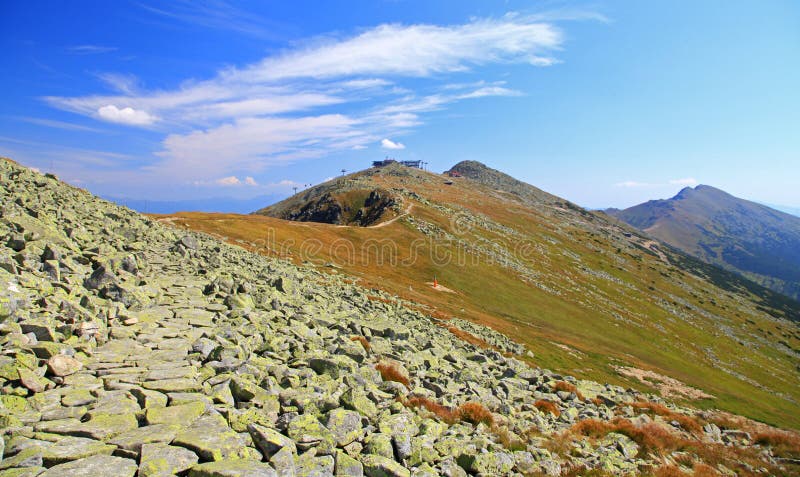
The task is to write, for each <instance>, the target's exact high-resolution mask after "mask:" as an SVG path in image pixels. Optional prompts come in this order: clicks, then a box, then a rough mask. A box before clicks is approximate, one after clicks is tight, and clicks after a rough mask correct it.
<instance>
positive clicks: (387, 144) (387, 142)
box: [381, 139, 406, 149]
mask: <svg viewBox="0 0 800 477" xmlns="http://www.w3.org/2000/svg"><path fill="white" fill-rule="evenodd" d="M381 147H382V148H384V149H405V148H406V145H405V144H403V143H399V142H394V141H392V140H391V139H381Z"/></svg>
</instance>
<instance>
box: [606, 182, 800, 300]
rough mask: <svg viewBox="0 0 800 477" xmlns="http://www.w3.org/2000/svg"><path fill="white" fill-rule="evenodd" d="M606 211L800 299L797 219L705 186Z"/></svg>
mask: <svg viewBox="0 0 800 477" xmlns="http://www.w3.org/2000/svg"><path fill="white" fill-rule="evenodd" d="M606 212H607V213H608V214H609V215H611V216H614V217H616V218H618V219H620V220H622V221H624V222H626V223H628V224H630V225H632V226H634V227H637V228H639V229H641V230H643V231H645V232H646V233H648V234H650V235H651V236H653V237H655V238H657V239H659V240H662V241H664V242H666V243H668V244H670V245H672V246H674V247H677V248H679V249H681V250H684V251H685V252H687V253H689V254H691V255H693V256H696V257H698V258H700V259H702V260H704V261H706V262H709V263H712V264H714V265H718V266H722V267H723V268H726V269H728V270H731V271H735V272H737V273H740V274H742V275H743V276H745V277H747V278H748V279H751V280H754V281H756V282H757V283H760V284H762V285H764V286H766V287H768V288H771V289H773V290H775V291H778V292H779V293H784V294H786V295H788V296H790V297H792V298H794V299H798V298H800V252H797V251H798V250H800V218H798V217H795V216H793V215H791V214H787V213H785V212H781V211H778V210H775V209H772V208H770V207H768V206H765V205H763V204H759V203H756V202H751V201H747V200H744V199H739V198H737V197H735V196H733V195H731V194H729V193H727V192H725V191H723V190H720V189H717V188H714V187H712V186H706V185H699V186H697V187H695V188H691V187H687V188H684V189H683V190H681V191H680V192H679V193H678V194H677V195H675V196H674V197H672V198H670V199H661V200H651V201H647V202H645V203H642V204H639V205H636V206H633V207H630V208H628V209H624V210H607V211H606Z"/></svg>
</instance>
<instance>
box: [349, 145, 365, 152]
mask: <svg viewBox="0 0 800 477" xmlns="http://www.w3.org/2000/svg"><path fill="white" fill-rule="evenodd" d="M366 148H367V146H365V145H363V144H356V145H355V146H353V147H351V148H350V149H352V150H354V151H360V150H362V149H366Z"/></svg>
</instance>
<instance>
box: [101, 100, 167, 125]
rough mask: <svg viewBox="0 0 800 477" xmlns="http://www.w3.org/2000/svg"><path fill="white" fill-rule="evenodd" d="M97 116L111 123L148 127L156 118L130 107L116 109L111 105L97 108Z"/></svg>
mask: <svg viewBox="0 0 800 477" xmlns="http://www.w3.org/2000/svg"><path fill="white" fill-rule="evenodd" d="M97 115H98V116H99V117H100V118H101V119H104V120H106V121H110V122H112V123H120V124H128V125H131V126H148V125H150V124H153V123H154V122H155V121H156V120H157V118H156V117H155V116H151V115H150V114H148V113H147V111H141V110H136V109H133V108H131V107H127V108H122V109H120V108H118V107H116V106H114V105H113V104H107V105H105V106H101V107H99V108H97Z"/></svg>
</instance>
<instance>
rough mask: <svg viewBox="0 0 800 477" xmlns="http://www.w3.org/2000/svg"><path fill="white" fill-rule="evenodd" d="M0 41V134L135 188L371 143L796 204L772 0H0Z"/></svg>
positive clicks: (66, 165)
mask: <svg viewBox="0 0 800 477" xmlns="http://www.w3.org/2000/svg"><path fill="white" fill-rule="evenodd" d="M0 48H1V49H2V51H3V52H4V53H3V63H4V66H5V68H4V74H2V75H0V91H2V93H0V94H2V109H0V154H2V155H6V156H10V157H12V158H14V159H16V160H18V161H20V162H22V163H23V164H26V165H29V166H33V167H37V168H39V169H41V170H43V171H44V170H47V171H51V170H52V171H54V172H55V173H56V174H58V175H59V176H60V177H61V178H63V179H65V180H68V181H70V182H72V183H75V184H78V185H81V186H82V187H86V188H87V189H89V190H91V191H92V192H95V193H98V194H101V195H104V196H114V197H125V198H128V199H131V201H132V203H133V202H134V201H133V200H132V199H139V202H135V203H137V204H139V203H141V201H142V200H150V201H181V200H193V201H196V202H195V203H197V204H200V203H201V202H200V201H201V200H202V201H204V202H202V203H203V204H206V203H207V202H208V200H209V199H210V198H212V199H216V198H219V200H220V203H221V204H222V203H225V202H224V201H223V198H226V200H227V199H240V200H245V199H247V200H250V202H247V203H248V204H250V203H251V202H252V199H253V198H262V197H263V199H264V200H274V199H276V198H280V197H285V196H287V195H288V194H290V193H291V192H292V188H293V187H296V186H299V187H302V186H303V185H304V184H308V183H318V182H321V181H323V180H325V179H327V178H329V177H331V176H335V175H337V174H338V171H339V170H340V169H342V168H344V169H347V170H349V171H355V170H358V169H362V168H364V167H366V166H367V165H368V164H369V163H370V161H372V160H374V159H380V158H383V157H384V156H386V155H389V156H393V157H397V158H398V159H421V160H424V161H427V162H428V163H429V167H430V168H431V169H432V170H436V171H443V170H446V169H448V168H449V167H450V166H452V165H453V164H455V163H456V162H458V161H460V160H464V159H472V160H478V161H482V162H484V163H486V164H488V165H490V166H491V167H495V168H497V169H501V170H503V171H506V172H508V173H510V174H512V175H514V176H515V177H518V178H520V179H522V180H525V181H527V182H530V183H532V184H534V185H536V186H538V187H541V188H543V189H545V190H547V191H549V192H552V193H555V194H557V195H560V196H562V197H565V198H567V199H570V200H572V201H574V202H577V203H579V204H581V205H584V206H587V207H606V206H616V207H624V206H630V205H633V204H635V203H638V202H642V201H644V200H647V199H652V198H663V197H668V196H671V195H673V194H675V193H676V192H677V191H678V190H680V189H681V188H682V187H684V186H686V185H694V184H697V183H704V184H710V185H713V186H716V187H719V188H722V189H724V190H727V191H728V192H731V193H733V194H734V195H737V196H740V197H745V198H748V199H751V200H756V201H760V202H766V203H770V204H781V205H786V206H793V207H800V187H798V184H800V157H798V156H800V92H799V91H800V4H799V3H797V2H794V1H789V0H787V1H760V2H753V1H741V2H739V1H703V2H696V1H648V2H639V1H619V2H617V1H607V2H602V1H601V2H591V3H576V2H558V1H542V2H531V1H525V2H523V1H514V0H508V1H496V2H495V1H486V0H460V1H453V2H438V1H437V2H431V1H419V2H417V1H403V0H393V1H374V0H373V1H363V2H355V1H349V2H334V1H318V2H309V1H293V2H278V1H270V2H267V1H263V2H262V1H259V2H255V1H253V2H227V1H223V0H217V1H207V2H189V1H186V2H170V3H167V2H150V1H147V0H142V1H136V2H126V1H124V0H119V1H115V2H107V1H96V2H89V1H74V2H61V1H50V2H45V1H30V2H12V1H5V2H2V3H0ZM256 202H258V199H257V200H256ZM231 204H233V202H231ZM203 207H206V205H203ZM220 207H221V208H223V209H224V208H226V206H220ZM238 207H242V206H241V203H240V205H239V206H238ZM248 207H250V205H248ZM228 208H231V209H235V208H236V207H235V206H234V205H231V206H230V207H228Z"/></svg>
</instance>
